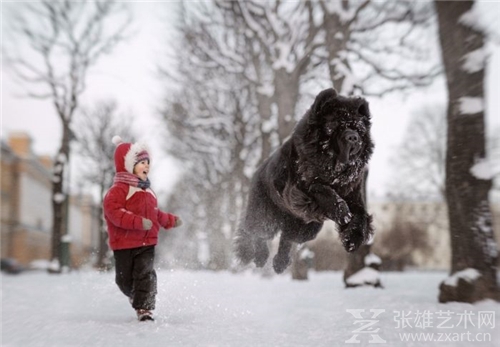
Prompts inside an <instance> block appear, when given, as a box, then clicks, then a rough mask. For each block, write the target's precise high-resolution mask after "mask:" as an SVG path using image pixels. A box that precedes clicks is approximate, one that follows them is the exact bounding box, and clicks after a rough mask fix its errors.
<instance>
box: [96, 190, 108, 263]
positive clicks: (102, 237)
mask: <svg viewBox="0 0 500 347" xmlns="http://www.w3.org/2000/svg"><path fill="white" fill-rule="evenodd" d="M104 191H105V187H104V184H101V194H100V197H101V201H100V203H99V208H98V209H97V213H98V216H99V250H98V253H97V264H96V266H97V268H98V269H99V270H101V271H106V270H109V262H108V261H107V254H108V232H107V230H106V223H105V221H104V209H103V207H102V206H103V200H104Z"/></svg>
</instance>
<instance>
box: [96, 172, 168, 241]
mask: <svg viewBox="0 0 500 347" xmlns="http://www.w3.org/2000/svg"><path fill="white" fill-rule="evenodd" d="M104 218H105V219H106V223H107V225H108V234H109V246H110V247H111V249H112V250H119V249H129V248H136V247H142V246H152V245H156V244H157V243H158V231H159V229H160V226H162V227H163V228H165V229H170V228H173V227H174V225H175V220H176V216H175V215H173V214H170V213H166V212H163V211H160V209H158V201H157V199H156V195H155V194H154V192H153V191H152V190H151V189H149V188H148V189H142V188H138V187H134V186H131V185H128V184H126V183H121V182H116V183H115V184H113V186H112V187H111V189H110V190H109V191H108V193H107V194H106V196H105V198H104ZM143 218H147V219H149V220H151V221H152V222H153V227H152V228H151V229H150V230H144V229H143V226H142V219H143Z"/></svg>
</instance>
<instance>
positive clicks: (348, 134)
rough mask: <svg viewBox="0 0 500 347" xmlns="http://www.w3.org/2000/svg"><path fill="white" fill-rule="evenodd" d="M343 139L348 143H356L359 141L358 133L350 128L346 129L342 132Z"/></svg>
mask: <svg viewBox="0 0 500 347" xmlns="http://www.w3.org/2000/svg"><path fill="white" fill-rule="evenodd" d="M344 139H345V140H346V141H347V142H350V143H353V144H354V143H358V142H359V135H358V133H357V132H355V131H354V130H350V129H347V130H346V131H345V132H344Z"/></svg>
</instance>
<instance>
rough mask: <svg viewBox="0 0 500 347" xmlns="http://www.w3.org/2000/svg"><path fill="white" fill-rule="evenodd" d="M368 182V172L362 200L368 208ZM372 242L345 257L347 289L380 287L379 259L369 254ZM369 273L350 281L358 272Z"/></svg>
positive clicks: (364, 179)
mask: <svg viewBox="0 0 500 347" xmlns="http://www.w3.org/2000/svg"><path fill="white" fill-rule="evenodd" d="M367 181H368V170H367V171H366V172H365V175H364V177H363V183H362V184H363V190H362V192H363V200H364V202H365V206H366V208H368V199H367V195H366V185H367ZM371 248H372V242H370V243H368V244H366V245H362V246H361V247H359V249H358V250H357V251H356V252H354V253H349V254H348V257H347V267H346V269H345V271H344V284H345V286H346V287H347V288H351V287H360V286H374V287H382V283H381V282H380V276H379V274H378V270H379V268H380V258H378V257H377V256H375V255H373V254H372V253H371ZM362 270H363V271H366V272H369V275H368V276H366V277H365V279H364V280H363V281H361V282H359V281H354V282H353V281H352V276H353V275H355V274H359V273H360V271H362Z"/></svg>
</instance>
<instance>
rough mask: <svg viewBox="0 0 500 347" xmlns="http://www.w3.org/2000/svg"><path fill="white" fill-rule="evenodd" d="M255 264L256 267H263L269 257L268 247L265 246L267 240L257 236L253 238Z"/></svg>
mask: <svg viewBox="0 0 500 347" xmlns="http://www.w3.org/2000/svg"><path fill="white" fill-rule="evenodd" d="M254 245H255V260H254V261H255V265H256V266H257V267H263V266H264V265H265V264H266V262H267V258H269V247H267V242H266V240H264V239H261V238H257V239H256V240H255V243H254Z"/></svg>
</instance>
